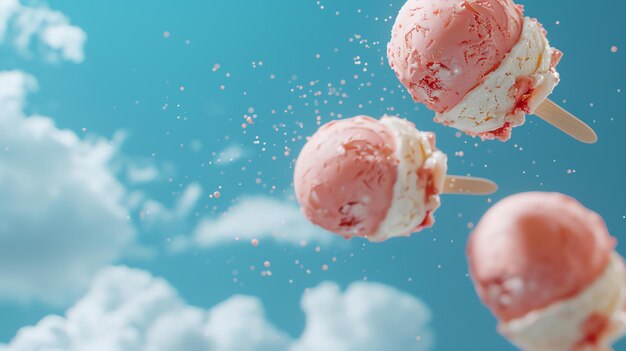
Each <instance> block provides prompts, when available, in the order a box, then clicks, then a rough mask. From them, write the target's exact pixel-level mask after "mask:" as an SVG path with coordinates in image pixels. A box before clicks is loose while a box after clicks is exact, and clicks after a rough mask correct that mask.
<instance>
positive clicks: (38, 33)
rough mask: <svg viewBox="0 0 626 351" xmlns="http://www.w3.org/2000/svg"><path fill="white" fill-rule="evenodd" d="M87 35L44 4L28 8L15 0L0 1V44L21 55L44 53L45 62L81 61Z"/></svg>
mask: <svg viewBox="0 0 626 351" xmlns="http://www.w3.org/2000/svg"><path fill="white" fill-rule="evenodd" d="M86 40H87V35H86V34H85V32H84V31H83V30H82V29H81V28H79V27H77V26H74V25H71V24H70V23H69V20H68V18H67V17H66V16H65V15H64V14H62V13H61V12H58V11H53V10H51V9H49V8H48V7H45V6H38V7H29V6H24V5H22V4H20V2H19V1H18V0H0V44H2V43H8V44H9V45H12V46H13V47H15V48H16V49H17V50H18V51H19V52H20V53H21V54H23V55H30V54H32V53H33V52H36V53H41V54H43V56H44V58H46V59H47V60H48V61H51V62H56V61H59V60H67V61H73V62H77V63H80V62H82V61H83V60H84V58H85V54H84V51H83V47H84V45H85V41H86Z"/></svg>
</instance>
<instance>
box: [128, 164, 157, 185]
mask: <svg viewBox="0 0 626 351" xmlns="http://www.w3.org/2000/svg"><path fill="white" fill-rule="evenodd" d="M126 173H127V177H128V181H130V182H131V183H133V184H143V183H150V182H151V181H153V180H155V179H156V178H157V177H158V176H159V170H158V169H157V168H156V167H155V166H154V165H146V166H143V167H140V166H137V165H134V164H131V165H129V166H128V169H127V170H126Z"/></svg>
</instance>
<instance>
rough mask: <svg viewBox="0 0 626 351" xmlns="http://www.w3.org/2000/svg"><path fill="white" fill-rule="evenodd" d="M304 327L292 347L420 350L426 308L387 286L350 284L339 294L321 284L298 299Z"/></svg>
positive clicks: (296, 350) (429, 341)
mask: <svg viewBox="0 0 626 351" xmlns="http://www.w3.org/2000/svg"><path fill="white" fill-rule="evenodd" d="M302 309H303V310H304V312H305V314H306V316H307V325H306V328H305V330H304V333H303V334H302V336H301V338H300V340H299V341H297V342H296V343H295V345H294V346H293V347H292V351H319V350H324V351H380V350H402V351H426V350H430V349H431V348H432V345H433V335H432V332H431V331H430V329H429V322H430V319H431V316H430V311H429V310H428V308H427V307H426V305H424V304H423V303H421V302H420V301H419V300H417V299H416V298H415V297H413V296H411V295H408V294H404V293H402V292H399V291H397V290H395V289H393V288H391V287H388V286H386V285H381V284H373V283H355V284H353V285H352V286H350V287H349V288H348V290H346V292H345V293H342V292H341V290H340V289H339V287H337V286H336V285H334V284H330V283H326V284H323V285H321V286H320V287H318V288H316V289H313V290H311V291H310V292H308V293H307V294H306V295H305V296H304V298H303V300H302Z"/></svg>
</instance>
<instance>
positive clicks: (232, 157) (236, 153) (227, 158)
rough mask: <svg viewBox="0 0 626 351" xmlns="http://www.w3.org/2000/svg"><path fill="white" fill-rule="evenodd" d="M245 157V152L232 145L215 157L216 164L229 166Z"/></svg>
mask: <svg viewBox="0 0 626 351" xmlns="http://www.w3.org/2000/svg"><path fill="white" fill-rule="evenodd" d="M244 156H245V150H244V149H243V148H242V147H241V146H239V145H237V144H232V145H230V146H228V147H227V148H226V149H224V150H222V152H220V153H219V154H218V155H217V156H216V157H215V164H218V165H227V164H230V163H233V162H237V161H239V159H241V158H242V157H244Z"/></svg>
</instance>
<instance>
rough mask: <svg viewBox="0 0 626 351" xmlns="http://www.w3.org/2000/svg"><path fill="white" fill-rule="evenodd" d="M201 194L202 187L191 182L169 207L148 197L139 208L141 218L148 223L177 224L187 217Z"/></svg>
mask: <svg viewBox="0 0 626 351" xmlns="http://www.w3.org/2000/svg"><path fill="white" fill-rule="evenodd" d="M201 196H202V187H201V186H200V185H199V184H198V183H191V184H189V185H188V186H187V188H185V191H183V193H182V194H180V196H179V197H178V199H177V200H176V204H175V205H174V207H173V208H171V209H170V208H167V207H165V205H163V204H162V203H160V202H158V201H155V200H152V199H148V200H146V201H145V202H144V204H143V208H142V210H141V213H142V216H143V217H144V218H143V219H144V220H145V221H146V223H147V224H148V225H161V224H178V223H180V222H182V221H184V220H185V219H187V217H188V216H189V214H190V213H191V211H192V210H193V209H194V208H195V207H196V205H197V204H198V200H200V197H201Z"/></svg>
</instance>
